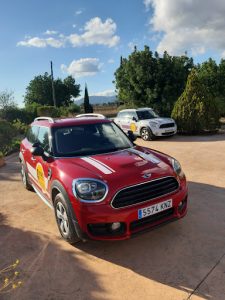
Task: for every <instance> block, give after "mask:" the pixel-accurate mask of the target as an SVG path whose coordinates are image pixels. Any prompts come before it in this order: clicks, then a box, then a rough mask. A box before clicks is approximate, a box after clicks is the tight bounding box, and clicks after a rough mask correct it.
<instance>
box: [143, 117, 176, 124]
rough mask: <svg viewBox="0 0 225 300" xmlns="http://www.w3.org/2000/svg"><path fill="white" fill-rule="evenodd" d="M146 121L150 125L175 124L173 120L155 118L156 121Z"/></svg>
mask: <svg viewBox="0 0 225 300" xmlns="http://www.w3.org/2000/svg"><path fill="white" fill-rule="evenodd" d="M144 121H148V122H150V123H151V122H154V123H157V124H159V125H162V124H167V123H175V121H174V120H173V119H172V118H154V119H149V120H144Z"/></svg>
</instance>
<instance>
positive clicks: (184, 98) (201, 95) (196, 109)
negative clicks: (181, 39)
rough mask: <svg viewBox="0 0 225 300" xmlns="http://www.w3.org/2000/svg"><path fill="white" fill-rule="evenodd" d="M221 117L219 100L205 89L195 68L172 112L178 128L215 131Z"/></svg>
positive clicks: (183, 130) (189, 131)
mask: <svg viewBox="0 0 225 300" xmlns="http://www.w3.org/2000/svg"><path fill="white" fill-rule="evenodd" d="M219 117H220V112H219V103H218V101H217V100H215V99H214V97H213V95H211V94H210V93H209V91H207V90H206V89H205V87H204V85H203V84H202V82H201V80H200V79H199V77H198V73H197V71H196V70H194V69H193V70H192V71H191V73H190V75H189V76H188V80H187V85H186V88H185V90H184V92H183V93H182V95H181V96H180V98H179V99H178V101H177V102H176V103H175V106H174V109H173V112H172V118H174V119H175V120H176V122H177V126H178V130H179V131H180V132H182V133H189V134H196V133H202V132H204V131H215V130H216V129H218V126H219Z"/></svg>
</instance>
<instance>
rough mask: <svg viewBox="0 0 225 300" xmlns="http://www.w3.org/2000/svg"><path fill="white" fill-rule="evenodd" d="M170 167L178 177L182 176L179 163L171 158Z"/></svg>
mask: <svg viewBox="0 0 225 300" xmlns="http://www.w3.org/2000/svg"><path fill="white" fill-rule="evenodd" d="M172 166H173V169H174V171H175V173H176V174H177V175H178V176H183V175H184V173H183V171H182V168H181V165H180V163H179V161H177V160H176V159H174V158H172Z"/></svg>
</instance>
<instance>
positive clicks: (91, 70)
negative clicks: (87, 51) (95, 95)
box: [61, 58, 102, 78]
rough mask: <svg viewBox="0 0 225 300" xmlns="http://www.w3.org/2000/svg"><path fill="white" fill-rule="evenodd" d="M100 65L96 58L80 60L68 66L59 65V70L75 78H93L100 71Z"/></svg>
mask: <svg viewBox="0 0 225 300" xmlns="http://www.w3.org/2000/svg"><path fill="white" fill-rule="evenodd" d="M101 67H102V64H101V63H100V62H99V59H98V58H81V59H79V60H73V61H72V62H71V63H70V65H69V66H68V67H67V66H66V65H61V70H62V71H63V72H65V73H68V74H69V75H72V76H74V77H76V78H78V77H86V76H94V75H95V74H97V73H98V72H100V69H101Z"/></svg>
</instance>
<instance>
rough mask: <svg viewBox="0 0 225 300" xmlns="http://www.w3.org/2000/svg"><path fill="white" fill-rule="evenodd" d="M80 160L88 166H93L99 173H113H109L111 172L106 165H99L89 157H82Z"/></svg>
mask: <svg viewBox="0 0 225 300" xmlns="http://www.w3.org/2000/svg"><path fill="white" fill-rule="evenodd" d="M81 159H82V160H84V161H86V162H87V163H89V164H90V165H92V166H94V167H95V168H96V169H98V170H99V171H101V172H102V173H104V174H112V172H113V171H111V170H112V169H111V168H109V167H107V166H106V165H103V164H102V163H100V162H99V161H97V160H94V159H92V158H91V157H82V158H81Z"/></svg>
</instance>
